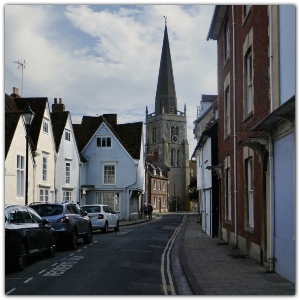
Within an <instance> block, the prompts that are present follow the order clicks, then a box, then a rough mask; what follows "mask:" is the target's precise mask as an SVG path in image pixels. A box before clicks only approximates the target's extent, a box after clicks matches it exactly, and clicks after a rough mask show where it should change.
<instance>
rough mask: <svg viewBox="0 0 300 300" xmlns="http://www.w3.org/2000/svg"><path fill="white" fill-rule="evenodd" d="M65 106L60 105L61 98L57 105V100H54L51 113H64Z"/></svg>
mask: <svg viewBox="0 0 300 300" xmlns="http://www.w3.org/2000/svg"><path fill="white" fill-rule="evenodd" d="M64 111H65V105H64V104H63V103H62V98H59V103H57V98H54V104H52V112H53V113H56V112H64Z"/></svg>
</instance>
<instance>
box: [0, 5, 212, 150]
mask: <svg viewBox="0 0 300 300" xmlns="http://www.w3.org/2000/svg"><path fill="white" fill-rule="evenodd" d="M213 9H214V6H211V5H6V6H5V23H4V26H5V37H4V42H5V47H4V49H5V53H4V59H5V75H4V76H5V93H7V94H11V93H12V87H19V88H20V86H21V79H22V75H21V70H20V69H18V66H17V64H14V63H13V61H17V60H19V59H25V61H26V67H25V69H24V70H23V91H22V93H23V95H22V96H24V97H48V99H49V102H50V105H51V104H52V103H53V98H62V99H63V102H64V104H65V106H66V109H67V110H69V111H70V112H71V115H72V120H73V122H75V123H78V122H80V121H81V116H82V115H97V114H98V115H101V114H103V113H117V114H118V122H120V123H122V122H136V121H144V120H145V109H146V106H148V109H149V113H151V112H152V111H154V104H155V93H156V85H157V79H158V70H159V63H160V55H161V48H162V41H163V33H164V22H165V20H164V18H163V16H167V26H168V34H169V42H170V48H171V56H172V64H173V72H174V78H175V87H176V93H177V102H178V109H179V110H181V111H183V109H184V104H185V103H186V106H187V117H188V118H187V119H188V139H189V143H190V155H191V154H192V152H193V150H194V147H195V145H196V142H195V140H194V138H193V132H192V129H193V121H194V120H195V119H196V113H197V106H198V105H199V104H200V100H201V95H202V94H216V93H217V77H216V74H217V65H216V62H217V57H216V54H217V53H216V46H217V45H216V42H214V41H209V42H207V41H206V36H207V33H208V30H209V25H210V21H211V18H212V14H213Z"/></svg>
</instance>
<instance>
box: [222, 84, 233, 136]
mask: <svg viewBox="0 0 300 300" xmlns="http://www.w3.org/2000/svg"><path fill="white" fill-rule="evenodd" d="M224 106H225V107H224V114H225V117H224V119H225V120H224V123H225V124H224V125H225V126H224V127H225V128H224V130H225V132H224V133H225V138H227V137H228V136H229V135H230V119H231V118H230V117H231V115H230V87H229V85H228V86H227V87H226V89H225V93H224Z"/></svg>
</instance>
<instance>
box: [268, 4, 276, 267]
mask: <svg viewBox="0 0 300 300" xmlns="http://www.w3.org/2000/svg"><path fill="white" fill-rule="evenodd" d="M269 28H270V34H269V38H270V42H269V43H270V44H269V48H270V113H272V112H273V110H274V103H273V102H274V95H273V12H272V5H269ZM269 167H270V256H269V258H268V263H269V267H268V271H269V272H274V201H275V199H274V153H273V141H272V135H271V133H270V132H269Z"/></svg>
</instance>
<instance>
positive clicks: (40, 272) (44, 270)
mask: <svg viewBox="0 0 300 300" xmlns="http://www.w3.org/2000/svg"><path fill="white" fill-rule="evenodd" d="M45 271H46V269H45V270H43V271H41V272H39V273H38V274H42V273H44V272H45Z"/></svg>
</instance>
